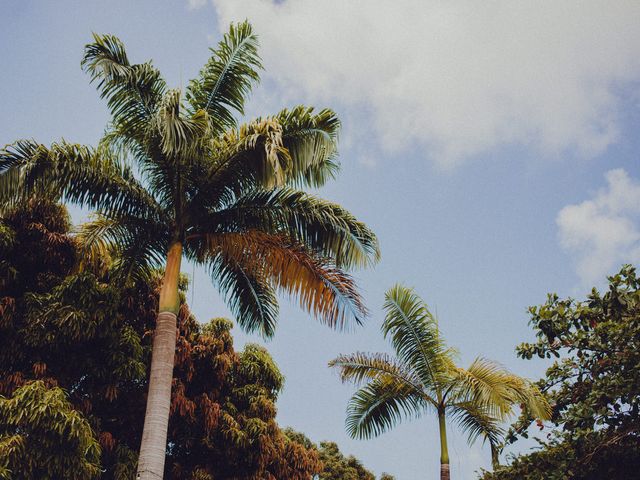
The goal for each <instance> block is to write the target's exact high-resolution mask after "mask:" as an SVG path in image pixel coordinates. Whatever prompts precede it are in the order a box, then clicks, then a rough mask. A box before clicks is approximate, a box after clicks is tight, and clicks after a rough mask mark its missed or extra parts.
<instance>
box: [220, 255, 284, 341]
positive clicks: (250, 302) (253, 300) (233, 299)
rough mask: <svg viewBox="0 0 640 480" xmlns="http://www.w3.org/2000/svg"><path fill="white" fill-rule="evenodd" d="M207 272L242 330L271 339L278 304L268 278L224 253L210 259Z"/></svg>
mask: <svg viewBox="0 0 640 480" xmlns="http://www.w3.org/2000/svg"><path fill="white" fill-rule="evenodd" d="M209 273H210V275H211V278H212V279H213V281H214V283H215V284H216V286H217V287H218V289H219V290H220V292H221V293H222V295H223V297H224V299H225V301H226V302H227V305H228V306H229V309H230V310H231V312H232V313H233V315H234V317H235V318H236V319H237V322H238V324H239V325H240V326H241V327H242V328H243V329H244V330H245V331H246V332H251V333H259V334H260V335H262V336H263V337H264V338H271V337H272V336H273V334H274V333H275V326H276V321H277V318H278V312H279V307H278V300H277V298H276V295H275V292H274V290H273V287H272V286H271V284H270V283H269V281H268V280H267V279H265V278H262V277H260V276H259V275H257V274H256V272H254V271H250V270H249V269H244V268H242V265H241V264H240V263H239V262H237V261H236V260H235V259H234V258H229V257H225V256H224V255H217V256H216V257H215V258H213V259H212V261H211V262H210V263H209Z"/></svg>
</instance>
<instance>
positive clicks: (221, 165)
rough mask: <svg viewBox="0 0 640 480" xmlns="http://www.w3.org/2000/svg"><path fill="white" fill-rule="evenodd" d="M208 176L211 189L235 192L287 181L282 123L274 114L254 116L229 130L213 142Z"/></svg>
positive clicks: (277, 184) (287, 155)
mask: <svg viewBox="0 0 640 480" xmlns="http://www.w3.org/2000/svg"><path fill="white" fill-rule="evenodd" d="M212 151H213V152H214V154H213V157H214V158H215V159H216V160H215V162H214V164H213V165H211V167H210V172H209V178H210V182H211V187H212V189H214V190H218V191H221V192H220V193H223V192H224V191H229V192H231V193H235V194H238V193H240V192H241V191H243V190H244V189H246V188H247V186H249V187H250V188H255V187H265V188H273V187H277V186H282V185H284V184H285V183H286V179H287V174H288V172H289V171H290V170H291V164H292V160H291V156H290V155H289V151H288V150H287V149H286V148H285V147H284V144H283V139H282V126H281V125H280V124H279V123H278V121H277V120H275V119H273V118H264V119H263V118H257V119H255V120H253V121H251V122H249V123H245V124H242V125H241V126H240V127H239V128H236V129H231V130H228V131H227V132H226V133H225V134H224V135H222V136H220V137H219V138H216V139H215V140H214V142H213V144H212Z"/></svg>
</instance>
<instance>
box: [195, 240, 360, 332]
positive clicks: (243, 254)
mask: <svg viewBox="0 0 640 480" xmlns="http://www.w3.org/2000/svg"><path fill="white" fill-rule="evenodd" d="M185 253H186V254H187V256H189V257H192V258H194V259H196V260H197V261H207V260H208V259H213V258H216V257H217V256H218V255H221V256H222V257H223V259H233V261H234V262H235V263H237V264H238V265H241V266H242V268H243V269H244V270H245V271H247V272H250V273H252V274H254V275H255V276H258V277H261V278H265V279H268V281H269V282H270V283H271V285H272V286H273V287H274V288H276V289H280V290H282V291H283V292H284V293H286V294H288V295H291V296H293V297H296V298H298V300H299V301H300V304H301V306H302V308H304V309H305V310H307V311H309V312H310V313H312V314H313V315H314V316H315V317H317V318H318V319H319V320H320V321H322V322H323V323H326V324H327V325H329V326H331V327H334V328H344V327H346V326H347V325H348V322H349V321H350V320H353V321H355V322H356V323H357V324H361V323H362V322H363V321H364V318H365V316H366V314H367V311H366V308H365V306H364V303H363V301H362V298H361V297H360V294H359V293H358V292H357V290H356V288H355V284H354V282H353V280H352V279H351V277H350V276H349V275H347V274H345V273H344V272H343V271H342V270H340V269H339V268H336V267H335V266H334V265H333V264H332V263H331V262H330V261H328V260H326V259H322V258H319V257H317V256H315V255H314V252H313V251H311V250H308V249H307V248H306V247H304V246H303V245H301V244H300V243H298V242H296V241H294V240H292V239H290V238H287V237H284V236H278V235H269V234H267V233H264V232H261V231H257V230H255V231H248V232H244V233H241V234H238V233H223V234H214V235H194V236H192V237H187V240H186V242H185Z"/></svg>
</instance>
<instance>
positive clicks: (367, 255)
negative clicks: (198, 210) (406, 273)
mask: <svg viewBox="0 0 640 480" xmlns="http://www.w3.org/2000/svg"><path fill="white" fill-rule="evenodd" d="M196 228H199V229H201V230H202V231H212V232H215V231H224V232H238V233H239V232H243V231H246V230H251V229H259V230H263V231H265V232H267V233H274V234H285V235H288V236H290V237H291V238H295V239H296V240H298V241H299V242H301V243H304V244H305V245H307V246H309V247H310V248H311V249H313V250H315V251H317V252H318V253H319V254H320V255H322V256H325V257H329V258H332V259H334V261H335V262H336V265H337V266H338V267H340V268H354V267H366V266H370V265H372V264H373V263H375V262H376V261H377V260H378V259H379V258H380V250H379V246H378V240H377V238H376V236H375V234H374V233H373V232H372V231H371V230H370V229H369V228H368V227H367V226H366V225H365V224H364V223H362V222H360V221H358V220H357V219H356V218H355V217H354V216H353V215H352V214H351V213H349V212H348V211H347V210H346V209H344V208H343V207H341V206H340V205H337V204H335V203H331V202H328V201H326V200H322V199H320V198H317V197H315V196H312V195H308V194H306V193H303V192H300V191H296V190H292V189H288V188H284V189H276V190H271V191H267V190H255V191H251V192H248V193H246V194H245V195H243V196H242V197H240V198H238V199H236V200H235V201H234V202H233V203H232V204H230V205H228V206H227V207H226V208H224V209H223V210H221V211H219V212H216V213H214V214H206V215H204V216H203V217H202V218H201V219H200V225H199V226H197V227H196Z"/></svg>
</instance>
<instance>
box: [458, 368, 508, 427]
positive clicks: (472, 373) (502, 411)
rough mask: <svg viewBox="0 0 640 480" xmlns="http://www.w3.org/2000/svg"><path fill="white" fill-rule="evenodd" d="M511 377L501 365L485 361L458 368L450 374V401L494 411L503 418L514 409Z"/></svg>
mask: <svg viewBox="0 0 640 480" xmlns="http://www.w3.org/2000/svg"><path fill="white" fill-rule="evenodd" d="M512 378H513V375H512V374H511V373H509V372H508V371H507V370H505V369H504V367H502V366H501V365H498V364H497V363H494V362H492V361H490V360H487V359H484V358H477V359H475V360H474V361H473V363H472V364H471V366H470V367H469V368H468V369H464V368H459V367H457V368H456V369H455V371H454V372H452V382H453V387H454V388H453V389H452V391H451V396H450V401H451V402H456V403H458V402H460V403H468V402H471V403H474V404H475V405H481V406H483V407H484V408H487V409H494V410H495V411H496V413H497V414H499V415H500V416H502V417H504V416H506V415H509V414H510V413H511V411H512V408H513V402H514V400H515V399H514V398H512V393H513V389H512V388H510V383H511V381H512Z"/></svg>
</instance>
